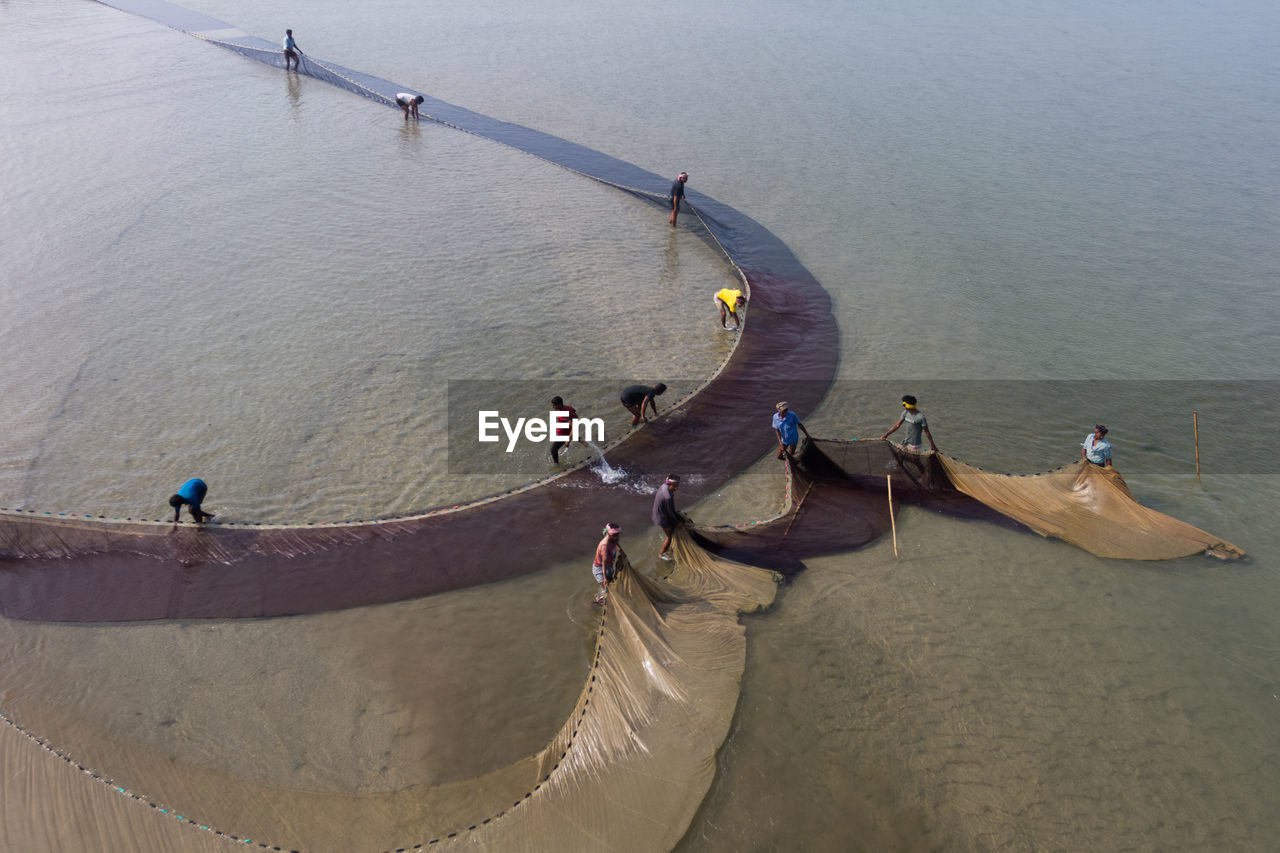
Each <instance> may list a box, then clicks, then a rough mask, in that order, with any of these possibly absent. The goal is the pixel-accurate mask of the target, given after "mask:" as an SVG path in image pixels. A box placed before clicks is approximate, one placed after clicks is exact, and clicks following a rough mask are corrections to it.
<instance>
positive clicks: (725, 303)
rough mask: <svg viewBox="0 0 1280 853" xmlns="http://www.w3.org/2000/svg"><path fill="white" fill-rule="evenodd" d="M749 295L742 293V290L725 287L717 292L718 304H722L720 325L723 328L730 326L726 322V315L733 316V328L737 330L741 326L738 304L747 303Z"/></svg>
mask: <svg viewBox="0 0 1280 853" xmlns="http://www.w3.org/2000/svg"><path fill="white" fill-rule="evenodd" d="M746 304H747V297H746V296H744V295H743V294H742V291H741V290H730V289H729V288H727V287H726V288H723V289H722V290H720V291H718V292H717V293H716V305H718V306H720V325H721V326H722V327H723V328H726V329H727V328H729V326H728V324H726V323H725V317H726V316H728V317H732V318H733V329H734V331H735V332H736V331H737V330H738V329H739V328H740V327H741V326H742V321H741V320H739V319H738V306H739V305H746Z"/></svg>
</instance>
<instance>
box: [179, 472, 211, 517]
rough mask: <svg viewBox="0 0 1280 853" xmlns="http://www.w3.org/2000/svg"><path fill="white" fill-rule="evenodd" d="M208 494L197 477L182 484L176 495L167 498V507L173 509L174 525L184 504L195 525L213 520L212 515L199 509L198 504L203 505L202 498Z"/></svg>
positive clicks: (206, 488) (205, 487) (206, 487)
mask: <svg viewBox="0 0 1280 853" xmlns="http://www.w3.org/2000/svg"><path fill="white" fill-rule="evenodd" d="M208 492H209V487H208V486H206V485H205V484H204V480H201V479H199V478H198V477H196V478H192V479H190V480H187V482H185V483H183V484H182V488H180V489H178V492H177V494H175V495H174V496H173V497H171V498H169V506H171V507H173V522H174V524H177V523H178V515H179V514H181V512H182V507H183V505H184V504H185V505H186V506H188V507H189V508H190V512H191V517H192V518H193V519H195V521H196V523H197V524H198V523H200V522H202V521H205V520H207V519H210V518H213V513H211V512H205V511H204V510H202V509H200V504H202V503H204V496H205V495H206V494H208Z"/></svg>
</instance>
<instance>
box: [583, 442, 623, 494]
mask: <svg viewBox="0 0 1280 853" xmlns="http://www.w3.org/2000/svg"><path fill="white" fill-rule="evenodd" d="M587 443H588V444H590V445H591V449H592V450H594V451H595V453H596V460H597V461H596V462H595V463H594V464H593V465H592V466H591V470H592V471H595V472H596V474H598V475H599V476H600V480H601V482H604V483H609V484H610V485H612V484H613V483H620V482H622V481H623V480H625V479H626V478H627V472H626V470H624V469H622V468H614V467H613V466H612V465H610V464H609V460H607V459H605V458H604V451H603V450H601V449H600V447H599V446H598V445H597V444H596V443H595V442H594V441H590V442H587Z"/></svg>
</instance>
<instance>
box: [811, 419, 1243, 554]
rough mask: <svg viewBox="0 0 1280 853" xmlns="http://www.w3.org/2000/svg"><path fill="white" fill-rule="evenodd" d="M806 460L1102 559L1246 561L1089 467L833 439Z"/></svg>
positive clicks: (818, 444)
mask: <svg viewBox="0 0 1280 853" xmlns="http://www.w3.org/2000/svg"><path fill="white" fill-rule="evenodd" d="M801 460H802V464H803V465H804V466H805V467H806V468H808V469H811V470H813V471H815V472H821V474H822V475H823V476H825V477H826V478H828V479H831V478H834V479H835V480H836V481H840V480H843V481H845V482H847V483H848V484H849V487H850V488H856V489H882V490H885V491H887V490H888V489H890V488H892V490H893V495H894V499H895V500H900V501H905V502H909V503H916V504H920V505H923V506H927V507H930V508H933V509H938V510H941V511H946V512H950V513H952V514H958V515H965V516H969V517H981V516H982V514H983V512H982V509H981V508H980V507H984V508H986V510H988V511H993V512H996V513H999V514H1000V515H1002V516H1004V517H1006V518H1008V519H1012V520H1013V521H1016V522H1018V523H1019V524H1020V525H1023V526H1025V527H1027V528H1029V529H1031V530H1034V531H1035V532H1036V533H1039V534H1040V535H1042V536H1047V537H1053V538H1056V539H1062V540H1063V541H1066V542H1070V543H1071V544H1073V545H1077V546H1079V547H1081V548H1083V549H1085V550H1086V551H1088V552H1090V553H1092V554H1096V555H1098V556H1099V557H1114V558H1123V559H1130V560H1170V559H1174V558H1177V557H1186V556H1190V555H1192V554H1200V553H1206V554H1209V555H1210V556H1214V557H1218V558H1220V559H1238V558H1240V557H1243V556H1244V552H1243V551H1241V550H1240V549H1239V548H1237V547H1236V546H1234V545H1232V544H1231V543H1229V542H1224V541H1222V540H1221V539H1219V538H1218V537H1217V536H1214V535H1213V534H1211V533H1207V532H1205V531H1203V530H1200V529H1199V528H1196V527H1192V526H1191V525H1189V524H1186V523H1184V522H1181V521H1178V520H1177V519H1175V518H1170V517H1169V516H1167V515H1164V514H1163V513H1160V512H1157V511H1155V510H1153V509H1150V508H1148V507H1145V506H1143V505H1142V504H1140V503H1138V502H1137V501H1136V500H1135V499H1134V497H1133V495H1132V493H1130V491H1129V488H1128V486H1127V485H1126V484H1125V482H1124V478H1123V477H1121V476H1120V472H1119V471H1117V470H1116V469H1115V468H1102V467H1099V466H1097V465H1094V464H1092V463H1090V462H1086V461H1084V460H1081V461H1079V462H1077V463H1075V464H1073V465H1068V466H1066V467H1064V468H1059V469H1057V470H1056V471H1049V472H1048V473H1044V474H1030V475H1027V474H1023V475H1012V474H993V473H991V472H989V471H983V470H982V469H981V468H975V467H974V466H972V465H966V464H965V463H963V462H961V461H960V460H958V459H954V458H952V457H950V456H944V455H942V454H940V453H932V452H929V453H924V452H914V451H911V450H906V449H904V448H902V447H900V446H898V445H894V444H891V443H890V442H888V441H881V440H861V441H839V440H832V439H818V440H815V441H812V442H809V443H808V444H807V445H806V447H805V448H804V452H803V455H802V457H801ZM979 505H980V506H979Z"/></svg>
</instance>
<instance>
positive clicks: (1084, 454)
mask: <svg viewBox="0 0 1280 853" xmlns="http://www.w3.org/2000/svg"><path fill="white" fill-rule="evenodd" d="M1080 458H1081V459H1087V460H1089V461H1090V462H1092V463H1093V464H1094V465H1098V466H1100V467H1102V468H1112V467H1115V466H1113V465H1112V464H1111V442H1109V441H1107V428H1106V427H1104V426H1103V425H1102V424H1097V425H1095V426H1094V428H1093V432H1091V433H1089V434H1088V435H1086V436H1085V437H1084V444H1082V445H1080Z"/></svg>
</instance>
